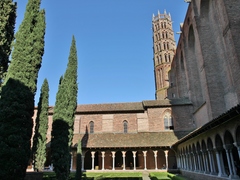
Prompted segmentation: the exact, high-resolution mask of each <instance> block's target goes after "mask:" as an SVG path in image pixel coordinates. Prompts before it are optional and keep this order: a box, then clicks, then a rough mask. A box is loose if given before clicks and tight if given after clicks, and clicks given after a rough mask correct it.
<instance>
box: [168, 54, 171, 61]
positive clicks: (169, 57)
mask: <svg viewBox="0 0 240 180" xmlns="http://www.w3.org/2000/svg"><path fill="white" fill-rule="evenodd" d="M168 61H169V62H171V55H170V54H168Z"/></svg>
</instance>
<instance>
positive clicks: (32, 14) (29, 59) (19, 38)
mask: <svg viewBox="0 0 240 180" xmlns="http://www.w3.org/2000/svg"><path fill="white" fill-rule="evenodd" d="M39 8H40V0H29V1H28V4H27V7H26V12H25V15H24V19H23V21H22V23H21V25H20V27H19V30H18V32H17V33H16V41H15V43H14V49H13V52H12V60H11V63H10V65H9V69H8V73H7V76H6V81H7V79H8V78H13V79H15V80H19V81H21V82H22V83H24V84H25V85H26V86H28V87H29V88H30V90H31V91H32V92H33V93H34V94H35V92H36V83H37V77H38V71H39V69H40V67H41V62H42V56H43V53H44V35H45V27H46V24H45V11H44V10H39Z"/></svg>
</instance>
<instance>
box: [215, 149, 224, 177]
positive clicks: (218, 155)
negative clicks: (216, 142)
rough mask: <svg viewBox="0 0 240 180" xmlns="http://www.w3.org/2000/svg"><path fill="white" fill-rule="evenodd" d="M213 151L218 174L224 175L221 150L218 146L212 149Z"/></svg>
mask: <svg viewBox="0 0 240 180" xmlns="http://www.w3.org/2000/svg"><path fill="white" fill-rule="evenodd" d="M214 151H215V153H216V158H217V165H218V176H219V177H225V173H224V171H223V169H224V167H223V163H222V157H221V156H222V154H221V150H220V149H219V148H216V149H214Z"/></svg>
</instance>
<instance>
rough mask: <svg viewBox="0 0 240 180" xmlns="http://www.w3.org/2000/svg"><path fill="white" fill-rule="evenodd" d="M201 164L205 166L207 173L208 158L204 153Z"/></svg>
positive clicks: (204, 152)
mask: <svg viewBox="0 0 240 180" xmlns="http://www.w3.org/2000/svg"><path fill="white" fill-rule="evenodd" d="M203 162H204V165H205V173H209V166H208V156H207V152H206V151H203Z"/></svg>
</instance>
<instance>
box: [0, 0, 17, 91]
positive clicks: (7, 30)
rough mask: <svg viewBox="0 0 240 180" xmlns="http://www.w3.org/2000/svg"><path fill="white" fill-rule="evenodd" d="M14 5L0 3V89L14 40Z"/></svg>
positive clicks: (4, 0)
mask: <svg viewBox="0 0 240 180" xmlns="http://www.w3.org/2000/svg"><path fill="white" fill-rule="evenodd" d="M15 20H16V3H13V1H12V0H1V1H0V87H1V84H2V80H3V79H4V75H5V73H6V72H7V69H8V63H9V55H10V53H11V44H12V41H13V39H14V28H15Z"/></svg>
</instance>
